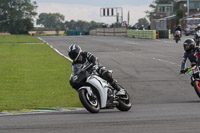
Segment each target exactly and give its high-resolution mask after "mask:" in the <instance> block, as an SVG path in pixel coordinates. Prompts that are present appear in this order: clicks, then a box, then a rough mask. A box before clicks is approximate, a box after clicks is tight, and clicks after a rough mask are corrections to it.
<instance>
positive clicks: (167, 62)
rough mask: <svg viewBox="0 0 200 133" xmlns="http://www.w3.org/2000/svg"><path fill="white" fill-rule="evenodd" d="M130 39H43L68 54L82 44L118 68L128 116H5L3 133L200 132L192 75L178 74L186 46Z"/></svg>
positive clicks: (116, 74)
mask: <svg viewBox="0 0 200 133" xmlns="http://www.w3.org/2000/svg"><path fill="white" fill-rule="evenodd" d="M185 38H188V37H185V36H183V38H182V40H181V41H180V42H179V43H178V44H176V43H175V41H174V40H172V39H170V40H168V39H161V40H151V39H150V40H149V39H132V38H126V37H104V36H100V37H97V36H78V37H42V39H44V40H45V41H46V42H48V43H49V44H50V45H52V46H53V47H54V48H56V49H57V50H58V51H60V52H61V53H62V54H64V55H67V51H66V50H67V48H68V46H69V45H70V44H73V43H75V44H78V45H80V46H81V47H82V49H83V50H84V51H89V52H91V53H93V54H94V55H95V56H97V57H98V58H99V61H100V63H101V64H103V65H104V66H106V67H107V68H108V69H113V70H114V73H113V77H114V78H115V79H117V80H118V82H119V83H120V84H121V85H122V86H124V87H125V88H126V89H127V90H128V92H129V93H130V96H131V98H132V103H133V107H132V109H131V110H130V111H128V112H120V111H118V110H117V109H113V110H101V111H100V113H98V114H90V113H88V112H87V111H86V110H81V111H66V112H54V113H43V114H28V115H11V116H1V117H0V133H36V132H37V133H39V132H41V133H94V132H97V133H107V132H110V133H121V132H124V133H198V132H199V129H200V128H199V124H200V99H199V98H198V96H197V95H196V93H195V91H194V89H193V88H192V86H191V85H190V80H189V76H188V75H179V71H180V63H181V61H182V56H183V46H182V43H183V41H184V39H185Z"/></svg>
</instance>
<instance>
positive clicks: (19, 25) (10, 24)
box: [0, 0, 148, 34]
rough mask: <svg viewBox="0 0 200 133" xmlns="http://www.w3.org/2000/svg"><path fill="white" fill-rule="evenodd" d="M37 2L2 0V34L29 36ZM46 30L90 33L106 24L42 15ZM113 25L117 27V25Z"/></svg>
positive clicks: (40, 22) (40, 16)
mask: <svg viewBox="0 0 200 133" xmlns="http://www.w3.org/2000/svg"><path fill="white" fill-rule="evenodd" d="M37 7H38V6H37V3H36V1H33V2H32V0H1V2H0V32H9V33H11V34H28V32H29V31H30V30H33V29H34V18H35V17H36V15H37V12H36V9H37ZM36 24H37V25H41V26H42V27H44V28H45V29H54V30H56V31H58V30H84V31H89V30H92V29H96V28H99V27H105V25H106V24H105V23H98V22H95V21H91V22H87V21H82V20H78V21H75V20H71V21H65V17H64V15H62V14H60V13H41V14H39V17H38V19H37V22H36ZM112 25H116V24H115V23H114V24H112ZM136 25H138V26H141V25H144V26H146V25H148V23H147V21H146V20H145V18H141V19H139V21H138V23H137V24H136Z"/></svg>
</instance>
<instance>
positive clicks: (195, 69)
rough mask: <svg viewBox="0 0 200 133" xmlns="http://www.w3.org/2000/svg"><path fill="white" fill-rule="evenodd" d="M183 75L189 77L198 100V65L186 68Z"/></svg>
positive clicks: (199, 82) (199, 83) (199, 76)
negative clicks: (185, 74)
mask: <svg viewBox="0 0 200 133" xmlns="http://www.w3.org/2000/svg"><path fill="white" fill-rule="evenodd" d="M184 73H188V74H189V75H190V76H191V85H192V86H193V87H194V90H195V92H196V94H197V95H198V96H199V98H200V70H199V65H197V64H196V65H194V66H192V67H191V68H186V69H185V72H184Z"/></svg>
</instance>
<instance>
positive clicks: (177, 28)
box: [174, 24, 182, 38]
mask: <svg viewBox="0 0 200 133" xmlns="http://www.w3.org/2000/svg"><path fill="white" fill-rule="evenodd" d="M176 31H180V38H181V37H182V29H181V25H180V24H179V25H178V26H177V27H176V28H175V30H174V37H175V33H176Z"/></svg>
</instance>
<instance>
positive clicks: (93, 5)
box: [32, 0, 154, 25]
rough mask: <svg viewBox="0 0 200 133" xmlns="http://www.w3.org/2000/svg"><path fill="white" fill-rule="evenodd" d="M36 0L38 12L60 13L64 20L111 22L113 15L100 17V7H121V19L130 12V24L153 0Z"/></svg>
mask: <svg viewBox="0 0 200 133" xmlns="http://www.w3.org/2000/svg"><path fill="white" fill-rule="evenodd" d="M32 1H36V2H37V5H38V8H37V12H38V14H40V13H60V14H63V15H64V16H65V20H66V21H70V20H72V19H73V20H75V21H77V20H84V21H89V22H90V21H95V22H104V23H107V24H111V23H114V22H116V18H115V17H100V8H110V7H122V8H123V20H124V21H127V14H128V11H129V12H130V24H131V25H133V24H135V23H136V22H137V20H138V19H139V18H143V17H145V16H146V14H145V13H144V12H145V11H146V10H150V8H149V5H150V4H151V3H152V2H153V1H154V0H32Z"/></svg>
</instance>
